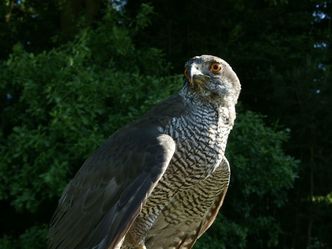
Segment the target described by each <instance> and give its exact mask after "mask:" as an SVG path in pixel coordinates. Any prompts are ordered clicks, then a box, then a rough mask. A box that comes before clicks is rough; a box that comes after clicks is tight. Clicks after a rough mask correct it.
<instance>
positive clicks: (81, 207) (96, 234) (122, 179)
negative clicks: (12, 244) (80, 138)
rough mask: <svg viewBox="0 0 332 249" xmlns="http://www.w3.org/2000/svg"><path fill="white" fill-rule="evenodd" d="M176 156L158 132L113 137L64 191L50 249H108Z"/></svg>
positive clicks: (138, 130)
mask: <svg viewBox="0 0 332 249" xmlns="http://www.w3.org/2000/svg"><path fill="white" fill-rule="evenodd" d="M174 151H175V143H174V141H173V139H172V138H171V137H169V136H168V135H164V134H160V132H159V131H158V127H157V126H152V125H149V126H146V125H143V124H140V123H136V124H135V125H132V126H129V127H126V128H124V129H122V130H120V131H119V132H117V133H115V134H114V135H113V136H112V137H111V138H109V139H108V140H107V141H106V142H105V143H104V145H102V146H101V147H100V148H99V149H98V150H97V151H96V152H95V153H94V154H93V155H92V156H91V157H90V158H89V159H87V160H86V162H85V163H84V164H83V166H82V167H81V169H80V170H79V171H78V173H77V174H76V176H75V177H74V179H73V180H72V181H71V182H70V183H69V184H68V186H67V187H66V189H65V191H64V193H63V195H62V197H61V199H60V201H59V205H58V208H57V210H56V212H55V215H54V218H53V220H52V223H51V228H50V232H49V248H50V249H76V248H77V249H92V248H96V249H97V248H98V249H106V248H107V249H111V248H115V247H116V246H117V244H118V243H119V242H120V241H121V240H122V238H123V236H124V235H125V234H126V232H127V230H128V229H129V227H130V226H131V224H132V223H133V221H134V220H135V218H136V216H137V215H138V213H139V212H140V209H141V207H142V205H143V203H144V201H145V200H146V198H147V197H148V196H149V194H150V193H151V191H152V190H153V188H154V187H155V185H156V184H157V182H158V181H159V179H160V178H161V177H162V175H163V173H164V172H165V170H166V168H167V166H168V164H169V161H170V160H171V158H172V156H173V153H174Z"/></svg>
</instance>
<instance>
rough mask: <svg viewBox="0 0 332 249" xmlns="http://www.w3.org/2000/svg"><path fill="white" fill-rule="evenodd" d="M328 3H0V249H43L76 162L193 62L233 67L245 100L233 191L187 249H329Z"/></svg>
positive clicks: (234, 143) (165, 92) (176, 82)
mask: <svg viewBox="0 0 332 249" xmlns="http://www.w3.org/2000/svg"><path fill="white" fill-rule="evenodd" d="M331 5H332V1H331V0H326V1H324V0H321V1H319V0H305V1H303V0H302V1H300V0H292V1H287V0H253V1H244V0H232V1H231V0H222V1H220V0H210V1H198V0H191V1H183V2H181V1H175V0H168V1H161V0H150V1H148V2H146V1H144V0H136V1H131V0H129V1H125V0H116V1H115V0H113V1H105V0H51V1H44V2H40V1H37V0H5V1H2V2H1V3H0V18H1V20H0V27H1V28H0V48H1V49H0V60H1V62H0V63H1V64H0V155H1V157H0V207H1V212H0V224H1V226H0V248H1V249H2V248H4V249H14V248H24V249H30V248H31V249H32V248H34V249H35V248H37V249H38V248H46V233H47V224H48V222H49V219H50V217H51V214H52V213H53V211H54V209H55V206H56V202H57V199H58V197H59V195H60V194H61V191H62V189H63V187H64V186H65V184H66V183H67V182H68V180H69V179H70V178H71V177H72V176H73V174H74V173H75V171H76V170H77V169H78V168H79V167H80V165H81V164H82V162H83V161H84V159H85V158H86V157H87V156H88V154H89V153H91V152H92V151H93V150H94V149H95V148H96V147H97V146H98V144H100V143H101V141H103V139H105V138H106V137H108V136H109V135H110V134H111V133H112V132H113V131H114V130H116V129H117V128H118V127H120V126H122V125H124V124H125V123H127V122H129V121H131V120H133V119H135V118H136V117H138V116H139V115H141V114H142V113H144V112H145V111H146V110H147V109H149V108H150V107H151V106H152V105H154V104H155V103H156V102H158V101H160V100H162V99H163V98H165V97H167V96H169V95H170V94H172V93H174V92H175V91H177V90H178V89H179V88H180V87H181V85H182V77H181V76H180V75H179V72H182V69H183V63H184V61H185V60H187V59H188V58H189V57H192V56H194V55H199V54H214V55H218V56H220V57H222V58H225V59H226V60H227V61H229V62H230V63H231V65H232V66H233V68H234V69H235V71H236V72H237V74H238V76H239V78H240V79H241V82H242V87H243V90H242V93H241V97H240V99H241V107H240V108H239V109H240V110H239V112H240V113H239V115H238V119H237V123H236V126H235V128H234V130H233V132H232V135H231V137H230V140H229V142H230V144H229V146H228V149H227V153H228V154H229V155H228V157H229V158H230V161H231V165H232V179H231V186H230V190H229V193H228V195H227V199H226V201H225V205H224V207H223V208H222V214H221V215H219V217H218V220H217V222H216V224H215V225H214V226H213V227H212V228H211V229H210V230H209V232H208V234H207V235H205V236H203V238H202V239H201V240H200V241H199V242H198V244H197V245H196V246H195V248H201V249H212V248H255V249H256V248H294V249H295V248H296V249H297V248H298V249H303V248H306V249H316V248H317V249H318V248H331V247H332V239H331V237H330V233H331V231H332V227H331V226H332V225H331V224H332V222H331V221H332V219H331V218H332V212H331V210H332V209H331V208H332V170H331V167H329V166H330V164H331V161H332V160H331V159H332V158H331V147H332V146H331V141H332V139H331V131H330V127H331V125H332V122H331V118H332V116H331V115H329V114H330V107H331V106H332V105H331V100H332V92H331V63H332V62H331V58H332V56H331V34H332V32H331V15H332V13H331V11H332V8H331ZM248 110H251V111H248ZM252 111H253V112H252ZM258 113H260V114H258ZM289 155H291V156H292V157H291V156H289ZM294 158H296V159H298V160H295V159H294Z"/></svg>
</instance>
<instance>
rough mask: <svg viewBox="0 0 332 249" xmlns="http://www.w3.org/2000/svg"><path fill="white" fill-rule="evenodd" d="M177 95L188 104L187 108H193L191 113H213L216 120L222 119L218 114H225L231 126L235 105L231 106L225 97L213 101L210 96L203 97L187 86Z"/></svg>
mask: <svg viewBox="0 0 332 249" xmlns="http://www.w3.org/2000/svg"><path fill="white" fill-rule="evenodd" d="M179 94H180V96H182V97H183V99H184V101H185V102H187V103H188V106H191V107H192V108H193V110H192V111H193V112H195V110H196V111H199V110H201V109H204V110H209V111H210V114H211V112H214V114H215V115H216V116H217V117H218V118H217V119H221V118H222V117H221V115H220V113H223V114H225V113H227V114H228V115H227V116H228V117H227V119H228V120H229V124H230V125H233V123H234V120H235V116H236V114H235V105H234V104H232V103H233V102H232V101H230V100H228V99H227V98H226V97H225V98H222V97H219V99H215V98H211V97H210V96H203V95H202V94H200V93H197V92H196V91H195V90H193V89H192V88H191V87H190V86H188V85H187V84H185V85H184V86H183V88H182V89H181V90H180V93H179ZM223 118H224V117H223Z"/></svg>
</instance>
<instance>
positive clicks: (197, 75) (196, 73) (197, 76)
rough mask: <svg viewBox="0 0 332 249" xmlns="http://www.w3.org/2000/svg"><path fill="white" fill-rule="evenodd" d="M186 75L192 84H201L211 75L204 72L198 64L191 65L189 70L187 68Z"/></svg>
mask: <svg viewBox="0 0 332 249" xmlns="http://www.w3.org/2000/svg"><path fill="white" fill-rule="evenodd" d="M188 71H189V72H188ZM185 76H186V78H187V80H188V81H189V83H190V85H200V84H203V83H205V82H207V81H208V80H210V76H208V75H204V74H202V73H201V71H200V70H199V69H198V68H197V66H196V65H191V67H190V68H189V70H187V69H186V70H185Z"/></svg>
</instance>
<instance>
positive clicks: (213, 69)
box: [210, 63, 221, 74]
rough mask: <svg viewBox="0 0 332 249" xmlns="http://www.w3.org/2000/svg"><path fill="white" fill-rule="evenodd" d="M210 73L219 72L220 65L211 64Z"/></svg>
mask: <svg viewBox="0 0 332 249" xmlns="http://www.w3.org/2000/svg"><path fill="white" fill-rule="evenodd" d="M210 71H211V72H212V73H214V74H217V73H219V72H220V71H221V65H220V64H219V63H212V64H211V66H210Z"/></svg>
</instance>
